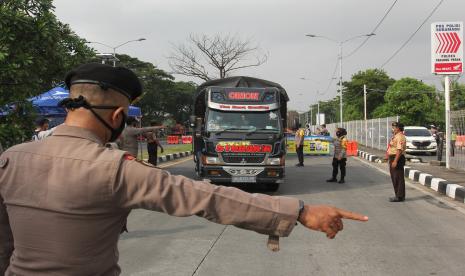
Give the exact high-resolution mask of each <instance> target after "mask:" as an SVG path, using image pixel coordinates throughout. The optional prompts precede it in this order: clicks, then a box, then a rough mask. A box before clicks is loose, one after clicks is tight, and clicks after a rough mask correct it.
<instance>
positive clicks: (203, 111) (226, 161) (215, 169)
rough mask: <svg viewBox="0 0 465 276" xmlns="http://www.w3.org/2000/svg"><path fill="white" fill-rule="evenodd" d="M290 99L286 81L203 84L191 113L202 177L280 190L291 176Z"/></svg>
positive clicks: (197, 167)
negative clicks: (288, 162)
mask: <svg viewBox="0 0 465 276" xmlns="http://www.w3.org/2000/svg"><path fill="white" fill-rule="evenodd" d="M288 101H289V97H288V95H287V93H286V90H285V89H284V88H283V87H282V86H281V85H279V84H277V83H274V82H271V81H267V80H262V79H258V78H252V77H244V76H240V77H229V78H224V79H218V80H211V81H207V82H205V83H203V84H201V85H200V86H199V87H198V89H197V91H196V94H195V96H194V114H193V115H192V116H191V117H190V121H191V126H192V127H193V139H192V140H193V152H194V163H195V171H196V174H197V175H198V177H200V178H201V179H208V180H210V181H211V182H213V183H217V184H221V183H246V184H247V185H255V184H260V185H262V184H264V185H265V186H266V188H267V190H269V191H277V190H278V189H279V186H280V184H281V183H283V181H284V176H285V157H286V140H285V139H286V136H285V129H286V122H287V120H286V118H287V102H288Z"/></svg>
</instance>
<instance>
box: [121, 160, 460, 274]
mask: <svg viewBox="0 0 465 276" xmlns="http://www.w3.org/2000/svg"><path fill="white" fill-rule="evenodd" d="M330 161H331V160H330V159H329V158H328V157H306V160H305V167H304V168H298V167H294V164H295V163H296V158H295V157H293V156H291V157H289V158H288V160H287V166H288V167H287V171H286V172H287V176H286V183H285V184H284V185H282V187H281V188H280V190H279V191H278V192H276V193H274V194H275V195H285V196H295V197H298V198H300V199H303V200H305V201H306V202H307V203H311V204H323V203H324V204H332V205H335V206H338V207H341V208H347V209H350V210H353V211H357V212H361V213H363V214H365V215H368V216H369V217H370V220H369V222H366V223H361V222H352V221H345V225H344V230H343V231H342V232H341V233H339V235H338V236H337V237H336V239H334V240H329V239H327V238H326V236H325V235H324V234H322V233H319V232H314V231H310V230H307V229H305V228H304V227H302V226H301V225H298V226H296V227H295V229H294V231H293V232H292V233H291V236H290V237H288V238H284V239H281V242H280V246H281V250H280V251H279V252H277V253H273V252H271V251H269V250H268V249H267V247H266V240H267V237H266V236H262V235H259V234H257V233H254V232H250V231H245V230H241V229H238V228H235V227H233V226H222V225H218V224H214V223H211V222H208V221H206V220H204V219H202V218H197V217H189V218H176V217H170V216H167V215H165V214H160V213H155V212H150V211H144V210H136V211H133V212H132V213H131V215H130V216H129V220H128V228H129V233H125V234H123V235H122V236H121V239H120V243H119V248H120V265H121V267H122V271H123V272H122V275H205V276H207V275H208V276H217V275H222V276H223V275H231V276H232V275H267V276H269V275H331V276H333V275H465V272H464V271H465V214H464V213H463V211H462V212H460V211H458V210H457V209H454V208H453V207H451V205H450V204H448V203H447V202H442V201H441V199H440V198H439V199H438V198H436V197H435V196H431V195H429V194H428V193H426V192H423V191H422V190H421V189H420V190H419V189H415V188H412V187H410V186H408V187H407V200H406V201H405V202H403V203H390V202H388V200H387V199H388V197H389V196H392V193H393V192H392V185H391V182H390V178H389V176H387V175H385V174H383V173H382V172H380V171H379V170H377V169H375V168H373V166H374V165H369V164H367V163H364V162H362V161H359V159H356V158H350V159H349V161H348V176H347V182H346V183H345V184H337V183H326V182H325V180H326V179H327V178H328V177H329V176H330V171H331V167H330ZM192 167H193V166H192V161H191V160H188V161H184V162H183V161H182V160H181V161H177V162H176V163H175V164H174V165H172V166H170V167H167V168H166V169H167V170H169V171H171V172H172V173H173V174H183V175H186V176H189V177H193V175H194V173H193V168H192ZM247 190H248V191H251V192H265V191H264V190H261V189H260V188H254V189H247ZM462 205H463V204H462ZM462 207H463V206H459V209H460V208H462Z"/></svg>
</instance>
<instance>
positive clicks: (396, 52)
mask: <svg viewBox="0 0 465 276" xmlns="http://www.w3.org/2000/svg"><path fill="white" fill-rule="evenodd" d="M442 2H444V0H441V1H439V3H438V4H437V5H436V6H435V7H434V9H433V10H432V11H431V13H430V14H429V15H428V16H427V17H426V18H425V20H423V22H422V23H421V24H420V26H419V27H418V28H417V29H416V30H415V32H413V34H412V35H410V37H409V38H408V39H407V41H405V42H404V43H403V44H402V46H400V48H399V49H397V51H395V52H394V54H393V55H392V56H390V57H389V58H388V59H387V60H386V61H385V62H384V63H383V65H381V67H380V68H384V66H386V64H388V63H389V62H390V61H391V60H392V59H393V58H394V57H395V56H396V55H397V54H398V53H399V52H400V51H401V50H402V49H403V48H404V47H405V46H406V45H407V44H408V43H409V42H410V40H412V38H413V37H414V36H415V35H416V34H417V33H418V31H419V30H420V29H421V27H423V25H424V24H425V23H426V21H428V19H430V17H431V16H433V14H434V12H435V11H436V10H437V9H438V8H439V6H441V4H442Z"/></svg>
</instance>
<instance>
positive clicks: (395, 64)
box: [54, 0, 465, 111]
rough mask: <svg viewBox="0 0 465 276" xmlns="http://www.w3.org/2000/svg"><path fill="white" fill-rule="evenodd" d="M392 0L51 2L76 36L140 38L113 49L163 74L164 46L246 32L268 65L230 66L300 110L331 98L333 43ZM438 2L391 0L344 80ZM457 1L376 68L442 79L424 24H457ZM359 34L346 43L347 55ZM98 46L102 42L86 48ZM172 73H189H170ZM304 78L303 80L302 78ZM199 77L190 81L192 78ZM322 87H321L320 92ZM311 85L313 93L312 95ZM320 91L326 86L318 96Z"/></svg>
mask: <svg viewBox="0 0 465 276" xmlns="http://www.w3.org/2000/svg"><path fill="white" fill-rule="evenodd" d="M393 2H394V0H324V1H323V0H319V1H317V0H286V1H283V0H228V1H225V0H131V1H127V0H124V1H123V0H99V1H95V0H93V1H91V0H80V1H69V0H57V1H54V4H55V6H56V10H55V11H56V14H57V16H58V18H59V20H61V21H62V22H64V23H67V24H69V25H70V26H71V28H72V29H73V30H74V31H75V32H76V33H77V34H78V35H79V36H81V37H83V38H85V39H87V40H88V41H98V42H102V43H105V44H109V45H118V44H120V43H123V42H125V41H128V40H131V39H137V38H140V37H143V38H146V39H147V40H146V41H142V42H135V43H131V44H128V45H125V46H123V47H121V48H119V49H118V50H117V52H119V53H125V54H129V55H131V56H134V57H137V58H139V59H141V60H144V61H149V62H152V63H154V64H155V65H156V66H158V67H159V68H161V69H163V70H166V71H171V69H170V68H169V66H168V63H167V58H166V57H167V56H168V55H169V53H170V52H171V49H172V48H171V47H172V46H171V43H179V42H183V41H185V40H186V39H187V38H188V36H189V34H192V33H193V34H209V35H212V34H216V33H230V34H238V35H240V36H242V37H244V38H252V39H253V40H254V41H256V42H257V43H259V44H260V47H261V48H262V49H263V50H264V51H266V52H267V53H269V58H268V61H267V63H265V64H264V65H262V66H260V67H256V68H252V69H247V70H242V71H238V72H236V75H248V76H254V77H259V78H263V79H267V80H271V81H274V82H278V83H280V84H281V85H282V86H283V87H284V88H286V90H287V91H288V94H289V96H290V98H291V101H290V107H291V108H293V109H296V110H299V111H303V110H306V109H307V107H308V106H309V105H310V104H313V103H316V102H317V101H318V100H327V99H330V98H333V97H334V96H335V95H336V81H334V82H333V84H332V85H331V86H330V87H329V89H328V90H327V89H326V88H327V87H328V84H329V82H330V78H331V77H332V75H333V72H334V69H335V65H336V61H337V56H338V51H339V48H338V45H337V44H335V43H332V42H330V41H327V40H324V39H321V38H308V37H305V34H317V35H324V36H327V37H330V38H332V39H334V40H338V41H340V40H345V39H348V38H351V37H354V36H357V35H362V34H367V33H370V32H371V31H372V30H373V28H374V27H375V26H376V24H377V23H378V22H379V21H380V20H381V18H382V17H383V16H384V14H385V13H386V11H387V10H388V9H389V7H390V6H391V5H392V3H393ZM439 2H440V0H398V1H397V3H396V5H395V6H394V8H393V9H392V11H391V13H390V14H389V15H388V17H387V18H386V19H385V20H384V22H383V23H382V25H381V26H380V27H379V28H378V30H377V31H376V36H374V37H372V38H371V39H370V40H369V41H368V42H367V43H366V44H365V45H364V47H362V48H361V49H360V50H359V51H358V52H357V53H356V54H354V55H353V56H351V57H347V58H345V59H343V66H342V69H343V79H344V80H348V79H349V78H350V77H351V75H353V74H354V73H356V72H357V71H359V70H365V69H368V68H376V67H380V66H381V65H382V64H383V63H384V62H385V61H386V60H387V59H388V58H389V57H390V56H391V55H392V54H393V53H394V52H395V51H396V50H397V49H398V48H399V47H400V46H401V45H402V43H404V42H405V41H406V40H407V38H408V37H409V36H410V35H411V34H412V33H413V32H414V31H415V30H416V29H417V28H418V27H419V26H420V24H421V22H422V21H423V20H424V19H425V18H426V17H427V16H428V14H429V13H430V12H431V11H432V9H433V8H434V6H436V5H437V4H438V3H439ZM464 11H465V1H464V0H445V1H444V2H443V3H442V5H441V6H440V7H439V9H438V10H437V11H436V12H435V13H434V15H433V16H432V17H431V18H430V19H429V20H428V21H427V22H426V23H425V25H424V26H423V27H422V28H421V30H420V31H419V32H418V33H417V35H416V36H415V37H414V38H413V40H412V41H411V42H410V43H409V44H408V45H407V46H406V47H405V48H404V49H403V50H402V51H401V52H400V53H399V54H398V55H397V56H396V57H395V58H394V59H393V60H392V61H391V62H390V63H388V64H387V65H386V66H385V67H384V69H385V70H386V71H387V72H388V74H389V75H390V76H392V77H394V78H396V79H397V78H400V77H404V76H411V77H416V78H419V79H423V80H424V81H425V82H427V83H430V84H435V85H437V86H438V85H440V80H439V79H438V78H437V77H433V76H432V74H431V69H430V68H431V65H430V62H431V61H430V59H431V57H430V29H431V23H432V22H437V21H465V12H464ZM362 40H363V39H355V40H352V41H350V42H347V43H345V44H344V53H345V54H348V53H349V52H351V50H353V49H354V48H356V47H357V46H358V45H359V44H360V43H361V42H362ZM94 48H95V49H96V50H97V51H99V52H109V51H111V50H109V49H108V48H105V47H103V46H99V45H94ZM175 76H176V78H177V79H178V80H189V79H188V78H186V77H182V76H179V75H175ZM302 77H305V78H306V79H307V80H301V79H300V78H302ZM190 80H193V81H195V82H196V83H201V81H200V80H198V79H190ZM326 90H327V91H326ZM317 91H319V94H318V93H317ZM325 91H326V93H324V92H325Z"/></svg>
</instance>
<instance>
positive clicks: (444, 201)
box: [354, 158, 465, 215]
mask: <svg viewBox="0 0 465 276" xmlns="http://www.w3.org/2000/svg"><path fill="white" fill-rule="evenodd" d="M354 159H356V160H358V161H359V162H361V163H363V164H365V165H367V166H369V167H371V168H373V169H376V170H378V171H379V172H381V173H383V174H385V175H390V174H389V172H387V171H384V170H383V169H381V168H378V167H376V166H375V165H372V164H370V163H369V162H368V161H365V160H363V159H361V158H354ZM405 184H406V185H407V186H409V187H412V188H414V189H416V190H418V191H420V192H422V193H424V194H427V195H429V196H431V197H433V198H434V199H436V200H437V201H439V202H440V203H443V204H444V205H447V206H448V207H450V208H453V209H455V210H457V211H459V212H460V213H462V214H464V215H465V208H464V207H462V206H459V205H457V204H455V203H452V202H450V201H446V200H444V198H442V197H439V196H437V195H435V194H434V193H430V192H429V191H426V190H424V188H423V187H421V188H420V187H419V186H418V185H416V184H414V183H412V182H411V181H410V180H409V179H405ZM431 187H433V183H431Z"/></svg>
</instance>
